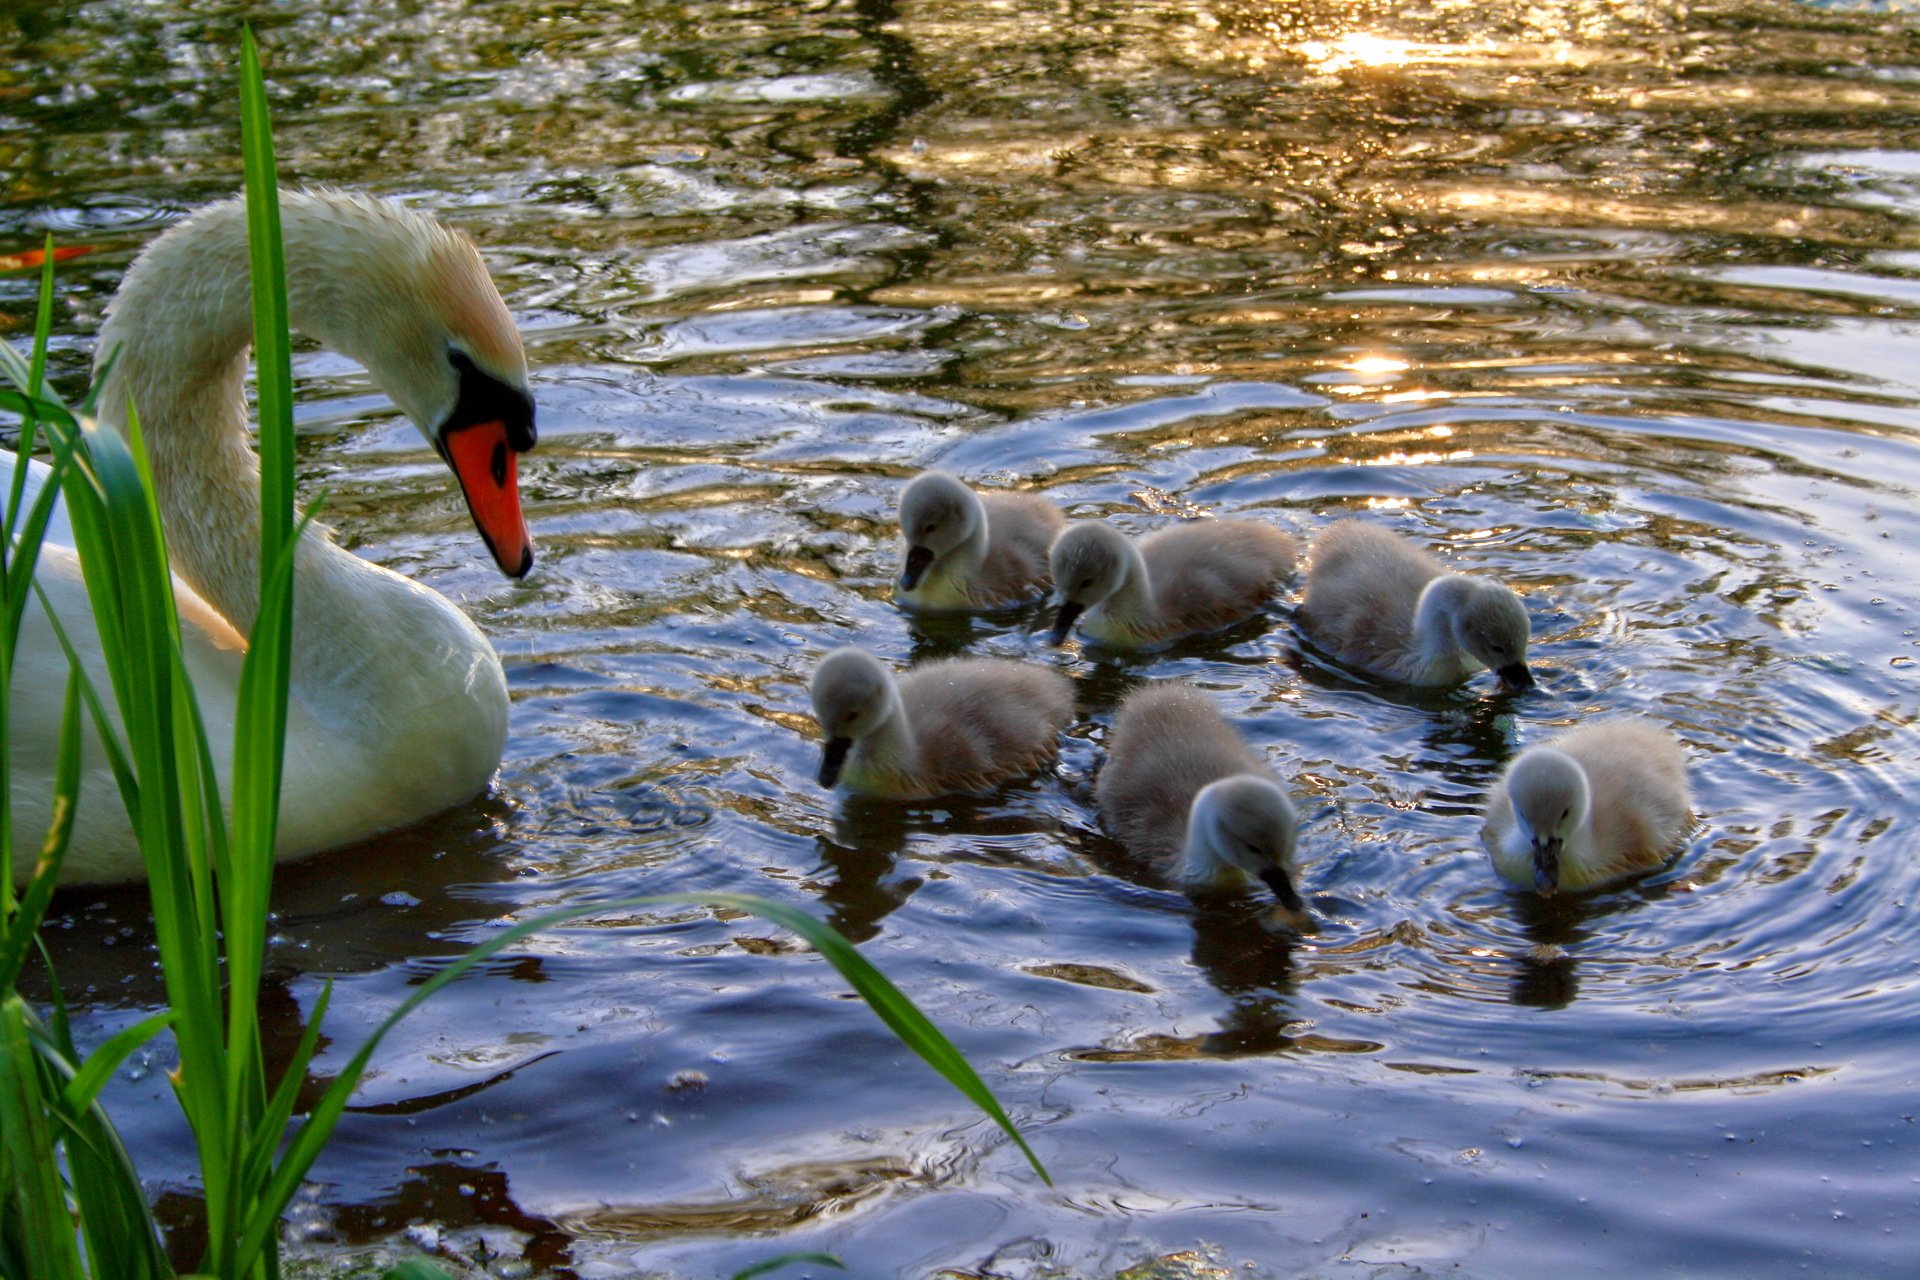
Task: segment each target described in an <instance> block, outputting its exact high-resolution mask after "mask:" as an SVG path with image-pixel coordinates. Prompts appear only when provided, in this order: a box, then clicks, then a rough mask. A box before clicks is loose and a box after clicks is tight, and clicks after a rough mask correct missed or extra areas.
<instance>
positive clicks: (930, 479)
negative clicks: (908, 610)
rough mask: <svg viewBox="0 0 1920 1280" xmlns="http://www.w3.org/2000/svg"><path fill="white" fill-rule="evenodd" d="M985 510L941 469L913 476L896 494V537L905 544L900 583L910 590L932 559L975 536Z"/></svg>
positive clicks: (929, 565) (904, 588) (934, 559)
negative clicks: (898, 509) (897, 508)
mask: <svg viewBox="0 0 1920 1280" xmlns="http://www.w3.org/2000/svg"><path fill="white" fill-rule="evenodd" d="M986 518H987V517H986V510H985V508H983V507H982V506H981V505H980V499H979V497H978V496H976V495H975V493H974V492H973V490H971V489H969V488H967V486H966V485H964V484H962V483H961V482H960V481H959V480H956V479H955V478H954V477H952V476H950V475H948V474H947V473H946V472H944V471H926V472H922V473H921V474H920V475H918V476H915V477H914V479H913V482H912V483H911V484H909V485H908V486H907V487H906V488H905V489H904V490H902V491H901V494H900V539H901V541H903V542H905V543H906V544H907V554H906V559H905V560H904V561H903V562H902V564H901V566H900V586H901V589H902V590H905V591H911V590H913V589H914V588H915V587H917V586H919V585H920V578H921V576H922V575H923V574H925V573H926V571H927V570H928V569H929V568H930V567H931V566H932V565H933V562H934V561H936V560H938V559H939V558H940V557H942V556H944V555H946V554H947V553H948V552H949V551H952V550H953V549H954V548H955V547H958V546H960V545H962V544H963V543H965V542H967V541H968V540H970V539H972V538H975V537H978V536H979V534H980V531H981V526H982V525H984V524H985V523H986Z"/></svg>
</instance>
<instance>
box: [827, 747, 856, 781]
mask: <svg viewBox="0 0 1920 1280" xmlns="http://www.w3.org/2000/svg"><path fill="white" fill-rule="evenodd" d="M851 750H853V739H852V738H828V739H827V749H826V751H825V753H823V754H822V755H821V757H820V785H821V786H823V787H831V786H833V785H834V784H835V783H836V782H838V781H840V770H841V768H842V767H843V766H844V765H845V764H846V763H847V752H849V751H851Z"/></svg>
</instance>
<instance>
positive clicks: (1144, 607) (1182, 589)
mask: <svg viewBox="0 0 1920 1280" xmlns="http://www.w3.org/2000/svg"><path fill="white" fill-rule="evenodd" d="M1299 554H1300V548H1299V544H1298V543H1297V542H1296V541H1295V540H1294V539H1293V537H1292V535H1290V534H1287V533H1284V532H1282V531H1281V530H1279V529H1276V528H1274V527H1273V526H1272V525H1270V524H1263V523H1261V522H1260V521H1258V520H1194V521H1191V522H1189V523H1187V524H1182V525H1178V526H1176V527H1174V528H1171V529H1162V530H1161V531H1160V532H1158V533H1153V534H1149V535H1148V536H1146V537H1145V538H1142V539H1140V540H1139V541H1138V542H1135V541H1133V540H1131V539H1129V538H1128V537H1127V536H1126V535H1125V534H1123V533H1121V532H1120V531H1119V530H1118V529H1115V528H1114V527H1113V526H1112V525H1110V524H1107V523H1105V522H1104V521H1100V520H1083V521H1078V522H1076V523H1074V524H1070V525H1068V526H1067V531H1066V532H1065V533H1063V534H1061V535H1060V537H1059V540H1058V541H1056V542H1055V543H1054V544H1053V555H1052V561H1053V585H1054V590H1055V592H1056V593H1057V595H1058V597H1059V601H1060V608H1059V612H1058V613H1057V614H1055V616H1054V622H1053V637H1052V638H1053V643H1055V644H1061V643H1063V642H1064V641H1065V640H1066V638H1067V634H1068V633H1069V632H1070V631H1072V630H1073V624H1074V623H1075V622H1076V621H1078V622H1079V623H1080V631H1081V634H1082V635H1084V636H1085V637H1086V638H1087V639H1089V640H1092V641H1094V642H1095V643H1098V644H1103V645H1106V646H1108V647H1109V648H1115V649H1139V648H1144V647H1147V646H1149V645H1157V644H1162V643H1165V642H1166V641H1169V640H1175V639H1178V638H1179V637H1181V636H1185V635H1193V634H1196V633H1198V632H1202V631H1213V630H1217V629H1218V628H1220V627H1224V626H1228V625H1230V624H1232V623H1235V622H1238V621H1240V620H1241V619H1242V618H1248V617H1251V616H1252V615H1253V614H1255V613H1257V612H1258V611H1259V610H1260V608H1261V607H1262V606H1264V605H1265V604H1266V603H1267V602H1268V601H1269V600H1271V599H1273V597H1274V596H1275V595H1277V594H1279V591H1280V588H1281V587H1282V586H1283V585H1284V584H1285V583H1286V580H1287V578H1288V576H1289V575H1290V574H1292V572H1293V566H1294V562H1295V561H1296V560H1298V559H1299Z"/></svg>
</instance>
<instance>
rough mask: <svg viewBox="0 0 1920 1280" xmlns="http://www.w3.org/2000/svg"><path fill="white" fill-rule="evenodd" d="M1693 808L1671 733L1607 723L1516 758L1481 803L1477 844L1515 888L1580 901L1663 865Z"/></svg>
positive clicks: (1683, 760)
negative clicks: (1585, 892)
mask: <svg viewBox="0 0 1920 1280" xmlns="http://www.w3.org/2000/svg"><path fill="white" fill-rule="evenodd" d="M1690 808H1691V803H1690V801H1689V798H1688V794H1687V759H1686V756H1685V755H1684V754H1683V753H1682V752H1681V749H1680V744H1679V742H1678V741H1676V740H1675V738H1674V736H1673V734H1672V733H1671V732H1669V731H1668V730H1666V729H1664V728H1661V727H1660V726H1658V725H1653V724H1649V723H1647V722H1645V721H1641V720H1606V721H1602V722H1600V723H1599V724H1591V725H1583V726H1581V727H1580V728H1577V729H1570V730H1568V731H1567V732H1566V733H1563V734H1561V735H1560V736H1558V737H1556V738H1553V739H1551V740H1549V741H1547V742H1544V743H1541V744H1540V745H1538V746H1533V747H1528V748H1527V749H1526V750H1525V751H1522V752H1521V753H1520V754H1519V755H1518V756H1515V757H1514V759H1513V762H1512V763H1511V764H1509V765H1508V766H1507V771H1506V773H1505V774H1504V775H1503V776H1502V777H1501V779H1500V781H1499V782H1498V783H1497V784H1495V786H1494V789H1493V792H1492V794H1491V795H1490V796H1489V797H1488V799H1487V817H1486V826H1485V827H1484V828H1483V829H1482V830H1481V833H1480V838H1481V839H1482V840H1483V841H1484V842H1485V843H1486V846H1487V851H1488V852H1489V853H1491V854H1492V855H1493V865H1494V869H1495V870H1497V871H1498V872H1499V873H1500V874H1501V876H1503V877H1504V878H1506V879H1507V880H1510V881H1512V882H1513V883H1514V884H1517V885H1520V886H1522V887H1524V888H1532V889H1537V890H1539V891H1540V892H1541V893H1542V894H1548V895H1551V894H1555V893H1560V892H1578V891H1580V890H1582V889H1592V888H1595V887H1597V886H1600V885H1604V884H1608V883H1610V882H1612V881H1615V880H1619V879H1622V878H1624V877H1626V876H1631V875H1637V874H1638V873H1640V872H1642V871H1651V870H1652V869H1653V868H1655V867H1658V866H1660V865H1662V864H1663V863H1665V862H1666V861H1667V859H1668V858H1670V857H1672V856H1673V854H1674V852H1675V851H1676V850H1678V849H1679V847H1680V844H1681V841H1682V840H1683V839H1684V838H1685V837H1686V834H1687V828H1688V827H1689V826H1690V825H1691V824H1692V821H1693V819H1692V816H1691V814H1690V812H1689V810H1690Z"/></svg>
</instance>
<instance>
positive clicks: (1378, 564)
mask: <svg viewBox="0 0 1920 1280" xmlns="http://www.w3.org/2000/svg"><path fill="white" fill-rule="evenodd" d="M1300 621H1301V624H1302V625H1303V626H1304V627H1305V628H1306V631H1307V634H1308V635H1310V636H1312V637H1313V640H1314V642H1315V643H1316V644H1318V645H1320V647H1321V648H1323V649H1326V650H1327V651H1328V652H1329V653H1332V654H1333V655H1334V656H1335V657H1337V658H1339V659H1340V660H1341V661H1342V662H1345V663H1347V664H1348V665H1350V666H1354V667H1358V668H1360V669H1361V670H1363V671H1367V672H1370V673H1371V674H1373V675H1377V676H1384V677H1386V678H1387V679H1389V680H1398V681H1400V682H1402V683H1404V684H1415V685H1444V684H1454V683H1456V682H1458V681H1460V680H1464V679H1465V678H1466V677H1468V676H1470V675H1472V674H1473V673H1474V672H1476V671H1479V670H1481V669H1482V668H1483V667H1484V668H1489V669H1491V670H1494V671H1497V672H1499V673H1500V676H1501V678H1502V680H1504V681H1506V682H1507V683H1508V684H1510V685H1515V686H1518V687H1521V688H1525V687H1529V686H1531V684H1532V682H1533V677H1532V675H1531V673H1530V672H1529V671H1528V669H1527V665H1526V658H1527V633H1528V621H1527V611H1526V606H1525V605H1523V604H1521V602H1520V598H1519V597H1518V596H1516V595H1515V594H1514V593H1513V591H1512V590H1511V589H1510V588H1508V587H1507V586H1505V585H1503V584H1502V583H1498V582H1495V581H1493V580H1492V579H1490V578H1482V577H1477V576H1474V575H1470V574H1464V573H1448V572H1446V570H1445V569H1444V568H1443V567H1442V566H1441V565H1440V563H1439V561H1437V560H1435V559H1434V558H1433V557H1432V556H1430V555H1428V554H1427V553H1426V552H1424V551H1422V550H1420V549H1419V548H1418V547H1415V546H1414V545H1413V544H1411V543H1409V542H1408V541H1406V539H1404V538H1401V537H1400V536H1399V535H1397V534H1394V533H1392V532H1389V531H1388V530H1386V529H1383V528H1381V527H1380V526H1378V525H1374V524H1368V523H1367V522H1365V521H1363V520H1340V521H1336V522H1335V523H1333V524H1331V525H1329V526H1327V528H1326V529H1325V530H1323V531H1322V532H1321V533H1320V535H1319V536H1318V537H1316V538H1315V539H1314V541H1313V547H1312V550H1311V551H1310V552H1309V554H1308V559H1307V588H1306V597H1305V599H1304V600H1303V601H1302V603H1301V606H1300Z"/></svg>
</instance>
